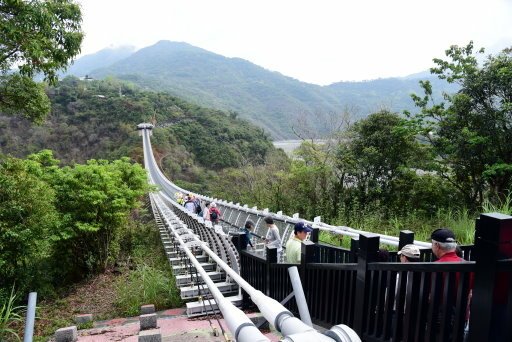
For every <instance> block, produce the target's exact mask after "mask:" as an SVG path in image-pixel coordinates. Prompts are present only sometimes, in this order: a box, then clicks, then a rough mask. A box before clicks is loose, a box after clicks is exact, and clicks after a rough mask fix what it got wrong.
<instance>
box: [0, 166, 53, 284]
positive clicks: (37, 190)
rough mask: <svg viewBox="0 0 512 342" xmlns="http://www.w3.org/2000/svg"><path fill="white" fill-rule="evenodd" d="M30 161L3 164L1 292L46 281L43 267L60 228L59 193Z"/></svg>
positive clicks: (0, 177) (0, 180)
mask: <svg viewBox="0 0 512 342" xmlns="http://www.w3.org/2000/svg"><path fill="white" fill-rule="evenodd" d="M42 172H43V171H42V170H41V167H40V166H39V165H38V164H37V163H35V162H33V161H30V160H19V159H15V158H5V159H2V160H0V203H1V204H0V288H6V287H9V286H11V285H12V284H13V283H14V280H15V279H16V280H17V282H18V284H19V286H20V290H22V291H25V290H28V289H27V288H26V286H28V285H29V284H32V285H36V282H37V281H39V280H41V281H44V279H46V277H45V275H44V273H45V271H44V269H42V266H43V264H44V262H45V260H46V259H47V258H48V257H49V254H50V247H51V244H52V240H53V239H55V236H56V234H57V229H58V227H59V221H60V220H59V214H58V212H57V211H56V209H55V206H54V205H55V191H54V189H52V188H51V187H50V186H49V185H48V184H47V183H46V182H45V181H44V180H43V179H41V178H40V174H41V173H42Z"/></svg>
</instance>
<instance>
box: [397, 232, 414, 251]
mask: <svg viewBox="0 0 512 342" xmlns="http://www.w3.org/2000/svg"><path fill="white" fill-rule="evenodd" d="M413 243H414V232H411V231H410V230H401V231H400V235H399V238H398V250H401V249H402V247H403V246H405V245H410V244H413Z"/></svg>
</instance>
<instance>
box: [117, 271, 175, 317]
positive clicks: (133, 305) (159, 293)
mask: <svg viewBox="0 0 512 342" xmlns="http://www.w3.org/2000/svg"><path fill="white" fill-rule="evenodd" d="M173 278H174V277H173V276H172V275H171V274H170V272H169V273H166V272H164V271H161V270H159V269H157V268H155V267H152V266H149V265H146V264H141V265H138V266H137V269H136V270H135V271H133V272H131V273H130V274H129V275H128V277H127V279H126V278H121V279H120V280H119V283H118V287H117V293H118V301H117V303H116V304H117V306H118V308H119V310H120V313H121V314H123V315H129V316H135V315H138V314H139V312H140V307H141V305H144V304H154V305H155V308H156V309H157V310H158V309H164V308H169V307H176V306H179V305H180V304H181V300H180V297H179V293H178V289H177V288H176V286H175V280H174V279H173Z"/></svg>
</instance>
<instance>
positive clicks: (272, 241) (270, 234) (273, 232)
mask: <svg viewBox="0 0 512 342" xmlns="http://www.w3.org/2000/svg"><path fill="white" fill-rule="evenodd" d="M264 221H265V223H266V225H267V228H268V231H267V235H265V244H266V246H267V247H277V255H278V260H279V256H280V255H281V251H282V250H283V247H282V246H281V235H280V234H279V229H278V228H277V226H276V225H275V224H274V219H273V218H272V217H271V216H267V217H265V219H264Z"/></svg>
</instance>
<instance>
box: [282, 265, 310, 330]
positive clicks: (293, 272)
mask: <svg viewBox="0 0 512 342" xmlns="http://www.w3.org/2000/svg"><path fill="white" fill-rule="evenodd" d="M288 274H289V275H290V281H291V283H292V288H293V294H294V296H295V302H296V303H297V308H298V309H299V315H300V319H301V321H303V322H304V323H306V324H307V325H309V326H310V327H312V326H313V322H311V316H310V315H309V308H308V303H307V302H306V296H305V295H304V289H303V288H302V282H301V281H300V276H299V270H298V269H297V266H293V267H288Z"/></svg>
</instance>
